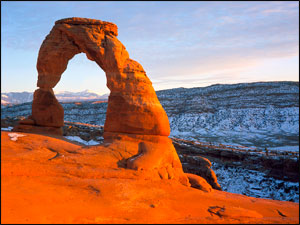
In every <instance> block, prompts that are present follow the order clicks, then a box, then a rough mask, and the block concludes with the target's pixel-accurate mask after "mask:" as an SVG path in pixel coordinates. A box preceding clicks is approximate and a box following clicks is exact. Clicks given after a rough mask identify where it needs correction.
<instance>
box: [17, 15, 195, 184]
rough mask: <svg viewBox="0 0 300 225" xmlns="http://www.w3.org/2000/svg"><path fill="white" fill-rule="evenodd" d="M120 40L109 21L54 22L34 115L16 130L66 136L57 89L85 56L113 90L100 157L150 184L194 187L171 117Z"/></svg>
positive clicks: (41, 60) (42, 54) (42, 57)
mask: <svg viewBox="0 0 300 225" xmlns="http://www.w3.org/2000/svg"><path fill="white" fill-rule="evenodd" d="M117 35H118V31H117V26H116V25H115V24H113V23H109V22H104V21H100V20H93V19H85V18H77V17H73V18H67V19H62V20H58V21H56V22H55V25H54V27H53V28H52V30H51V32H50V33H49V35H48V36H47V37H46V38H45V40H44V41H43V43H42V45H41V48H40V51H39V55H38V60H37V70H38V81H37V86H38V89H37V90H36V91H35V93H34V97H33V103H32V115H31V116H29V117H28V118H27V119H25V120H22V121H20V123H19V125H17V126H16V127H14V129H13V130H14V131H22V132H33V133H48V134H56V135H57V134H58V135H62V126H63V125H64V111H63V108H62V106H61V105H60V104H59V102H58V101H57V99H56V97H55V95H54V93H53V88H54V87H55V85H56V84H57V83H58V82H59V80H60V78H61V75H62V73H63V72H64V71H65V70H66V68H67V64H68V61H69V60H70V59H71V58H72V57H73V56H74V55H76V54H78V53H81V52H83V53H85V54H86V55H87V57H88V59H90V60H92V61H95V62H96V63H97V64H98V65H99V66H100V67H101V68H102V69H103V70H104V72H105V74H106V78H107V87H108V88H109V89H110V91H111V93H110V96H109V99H108V107H107V112H106V120H105V125H104V140H105V143H104V144H103V145H101V146H96V147H93V148H94V149H95V151H96V152H97V153H98V154H99V155H100V158H101V157H108V158H111V159H112V161H113V163H115V164H118V165H121V164H122V165H121V166H123V167H126V168H129V169H135V170H138V171H141V170H143V171H147V172H146V173H143V174H144V175H143V176H145V174H146V177H148V178H150V179H155V177H159V178H161V179H176V180H179V181H180V182H181V183H182V184H184V185H187V186H190V183H189V181H188V177H187V175H186V174H184V172H183V169H182V165H181V163H180V160H179V157H178V155H177V153H176V150H175V148H174V146H173V144H172V141H171V139H169V138H168V136H169V134H170V125H169V120H168V117H167V114H166V112H165V111H164V109H163V108H162V106H161V104H160V102H159V100H158V98H157V96H156V93H155V91H154V89H153V87H152V83H151V81H150V80H149V78H148V77H147V75H146V72H145V71H144V69H143V67H142V66H141V65H140V64H139V63H138V62H136V61H134V60H132V59H130V58H129V54H128V52H127V51H126V48H125V47H124V45H123V44H122V43H121V42H120V41H119V40H118V39H117ZM93 148H89V149H93ZM114 153H117V155H116V154H114ZM92 157H93V158H95V155H92ZM193 179H194V178H193Z"/></svg>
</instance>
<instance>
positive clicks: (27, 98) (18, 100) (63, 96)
mask: <svg viewBox="0 0 300 225" xmlns="http://www.w3.org/2000/svg"><path fill="white" fill-rule="evenodd" d="M108 95H109V94H104V95H99V94H96V93H94V92H92V91H90V90H84V91H81V92H70V91H61V92H57V93H55V96H56V98H57V100H58V101H59V102H74V101H90V100H107V99H108ZM32 99H33V92H8V93H1V105H15V104H22V103H25V102H31V101H32Z"/></svg>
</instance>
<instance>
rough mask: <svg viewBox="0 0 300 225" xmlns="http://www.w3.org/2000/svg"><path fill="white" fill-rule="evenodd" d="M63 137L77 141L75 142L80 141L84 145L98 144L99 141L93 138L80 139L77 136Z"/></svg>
mask: <svg viewBox="0 0 300 225" xmlns="http://www.w3.org/2000/svg"><path fill="white" fill-rule="evenodd" d="M64 137H65V138H67V139H69V140H70V141H77V142H79V143H82V144H84V145H98V144H99V142H97V141H94V140H90V141H85V140H82V139H81V138H80V137H78V136H64Z"/></svg>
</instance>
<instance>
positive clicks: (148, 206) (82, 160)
mask: <svg viewBox="0 0 300 225" xmlns="http://www.w3.org/2000/svg"><path fill="white" fill-rule="evenodd" d="M8 134H10V132H5V131H2V132H1V223H3V224H8V223H10V224H24V223H27V224H30V223H31V224H32V223H33V224H52V223H63V224H65V223H66V224H85V223H91V224H94V223H107V224H110V223H119V224H123V223H130V224H132V223H176V224H186V223H196V224H199V223H201V224H207V223H209V224H211V223H214V224H216V223H222V224H225V223H235V224H245V223H250V224H254V223H255V224H256V223H269V224H272V223H273V224H274V223H279V224H286V223H294V224H299V204H298V203H293V202H284V201H275V200H268V199H259V198H253V197H247V196H243V195H239V194H232V193H228V192H224V191H218V190H214V191H213V192H204V191H201V190H198V189H195V188H191V187H188V186H184V185H182V181H183V179H181V176H180V173H176V170H178V169H180V165H179V164H177V163H178V161H177V160H176V155H174V154H173V153H167V151H164V150H165V149H164V148H170V146H169V144H168V142H169V141H168V140H167V137H163V138H162V139H164V140H161V137H158V136H157V137H158V138H157V140H156V141H154V143H152V142H149V141H148V140H149V139H150V137H148V135H144V136H143V137H142V136H139V137H137V136H135V134H132V135H128V136H127V135H121V136H119V137H118V138H119V139H116V138H117V137H114V138H112V139H110V137H109V136H110V135H112V134H107V135H108V137H107V141H106V142H105V143H104V145H99V146H93V147H87V146H80V145H78V144H75V143H72V142H71V141H67V140H64V138H63V137H57V136H56V137H54V136H53V137H51V135H50V136H49V135H48V136H44V135H38V134H30V133H26V134H25V136H22V137H19V138H18V139H17V140H16V141H12V140H11V137H10V136H9V135H8ZM149 136H151V135H149ZM138 140H140V142H139V141H138ZM158 142H163V143H165V144H164V145H162V148H161V154H163V155H165V157H163V158H158V157H154V158H151V156H154V155H156V154H159V153H158V149H156V150H153V151H154V152H153V153H151V151H152V150H151V149H152V148H155V146H156V145H157V144H158ZM140 143H144V144H140ZM139 150H140V151H141V152H139ZM149 151H150V152H149ZM143 154H146V155H148V154H150V155H149V157H150V158H151V160H152V161H151V163H150V164H147V160H146V161H145V163H146V164H142V165H140V164H139V162H136V163H135V165H133V168H135V169H126V168H124V167H126V164H127V162H128V160H126V159H130V158H131V157H135V156H137V157H141V158H142V157H143ZM141 160H142V159H141ZM165 165H167V166H166V167H165ZM168 165H169V166H168ZM168 167H169V168H170V167H171V170H173V172H174V176H175V177H174V178H173V179H169V176H172V172H171V171H169V170H168ZM163 168H166V171H165V172H162V171H163V170H162V169H163ZM164 174H165V175H164ZM161 177H163V178H167V177H168V178H167V179H162V178H161ZM189 177H190V176H189Z"/></svg>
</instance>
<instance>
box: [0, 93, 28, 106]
mask: <svg viewBox="0 0 300 225" xmlns="http://www.w3.org/2000/svg"><path fill="white" fill-rule="evenodd" d="M32 98H33V93H32V92H26V91H24V92H8V93H1V105H15V104H21V103H25V102H31V101H32Z"/></svg>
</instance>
